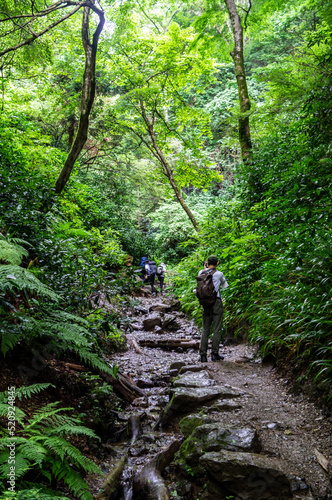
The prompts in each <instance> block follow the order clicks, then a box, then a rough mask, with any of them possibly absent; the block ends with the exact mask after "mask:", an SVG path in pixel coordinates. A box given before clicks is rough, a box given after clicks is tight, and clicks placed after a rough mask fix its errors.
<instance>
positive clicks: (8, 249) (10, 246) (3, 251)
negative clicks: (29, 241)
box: [0, 239, 29, 266]
mask: <svg viewBox="0 0 332 500" xmlns="http://www.w3.org/2000/svg"><path fill="white" fill-rule="evenodd" d="M20 241H23V240H20ZM28 255H29V253H28V252H27V250H26V249H25V248H23V247H21V246H20V245H17V244H15V243H14V242H13V240H12V241H11V242H10V241H6V240H5V239H0V262H1V261H2V262H7V263H8V264H11V265H13V266H19V265H20V264H21V262H22V259H23V257H27V256H28Z"/></svg>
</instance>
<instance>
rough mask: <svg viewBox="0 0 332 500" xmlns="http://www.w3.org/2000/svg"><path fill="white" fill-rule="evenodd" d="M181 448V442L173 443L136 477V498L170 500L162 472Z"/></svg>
mask: <svg viewBox="0 0 332 500" xmlns="http://www.w3.org/2000/svg"><path fill="white" fill-rule="evenodd" d="M180 446H181V440H175V441H173V442H172V443H171V444H170V446H168V448H166V449H165V450H163V451H160V452H159V453H157V455H155V456H154V457H153V459H152V460H151V461H150V462H148V463H147V464H146V465H145V466H144V467H143V468H142V469H141V471H140V472H137V473H136V475H135V477H134V491H135V498H137V499H141V500H146V499H147V498H151V499H152V498H154V499H156V500H157V499H163V500H169V499H170V493H169V490H168V488H167V485H166V483H165V481H164V479H163V478H162V476H161V472H162V471H163V469H164V468H165V467H166V465H168V464H169V463H170V462H171V460H172V459H173V457H174V455H175V453H176V452H177V451H178V450H179V448H180Z"/></svg>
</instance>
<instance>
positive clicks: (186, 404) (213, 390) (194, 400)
mask: <svg viewBox="0 0 332 500" xmlns="http://www.w3.org/2000/svg"><path fill="white" fill-rule="evenodd" d="M242 394H243V393H242V392H240V391H237V390H235V389H232V388H231V387H223V386H220V385H215V386H213V387H176V388H174V389H171V391H170V398H171V400H170V403H169V405H168V406H167V408H166V410H165V412H164V413H163V414H162V415H161V416H160V418H159V420H158V422H157V424H156V428H157V427H159V426H162V427H165V426H167V425H168V424H169V423H170V422H171V421H172V420H174V418H176V417H177V416H178V415H180V414H183V413H190V412H191V411H193V410H195V409H196V408H198V407H199V406H202V405H203V404H204V403H207V402H208V401H212V400H213V399H217V398H220V397H223V398H236V397H239V396H241V395H242Z"/></svg>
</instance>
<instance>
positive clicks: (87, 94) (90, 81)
mask: <svg viewBox="0 0 332 500" xmlns="http://www.w3.org/2000/svg"><path fill="white" fill-rule="evenodd" d="M94 11H95V12H96V9H94ZM97 13H98V16H99V23H98V26H97V28H96V31H95V32H94V35H93V39H92V43H91V42H90V34H89V19H90V7H84V11H83V21H82V41H83V47H84V51H85V69H84V76H83V87H82V100H81V116H80V120H79V124H78V129H77V134H76V137H75V139H74V141H73V143H72V146H71V149H70V151H69V153H68V156H67V158H66V161H65V163H64V165H63V168H62V170H61V172H60V175H59V177H58V180H57V182H56V185H55V192H56V193H57V194H59V193H61V191H62V190H63V188H64V187H65V185H66V184H67V182H68V179H69V177H70V174H71V172H72V170H73V167H74V163H75V161H76V160H77V158H78V155H79V154H80V152H81V151H82V149H83V147H84V144H85V143H86V140H87V137H88V129H89V116H90V112H91V108H92V104H93V101H94V98H95V91H96V75H95V69H96V55H97V47H98V39H99V35H100V33H101V31H102V29H103V26H104V23H105V17H104V12H103V11H101V10H98V11H97Z"/></svg>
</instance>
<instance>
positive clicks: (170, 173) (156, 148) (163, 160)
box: [140, 101, 198, 231]
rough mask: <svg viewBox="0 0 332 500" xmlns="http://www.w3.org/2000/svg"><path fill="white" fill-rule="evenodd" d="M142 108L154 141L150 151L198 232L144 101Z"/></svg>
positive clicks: (195, 222) (141, 103)
mask: <svg viewBox="0 0 332 500" xmlns="http://www.w3.org/2000/svg"><path fill="white" fill-rule="evenodd" d="M140 107H141V112H142V117H143V120H144V122H145V124H146V127H147V131H148V133H149V136H150V139H151V141H152V146H153V148H150V150H152V149H153V152H154V156H155V157H156V158H157V159H158V160H159V162H160V163H161V166H162V168H163V172H164V175H165V176H166V177H167V179H168V180H169V182H170V184H171V186H172V188H173V191H174V193H175V196H176V198H177V200H178V202H179V203H180V205H181V206H182V208H183V210H184V211H185V212H186V214H187V215H188V217H189V219H190V222H191V223H192V225H193V226H194V228H195V230H196V231H198V224H197V221H196V219H195V217H194V215H193V213H192V211H191V210H190V208H189V207H188V205H187V204H186V203H185V201H184V199H183V198H182V196H181V192H180V189H179V188H178V186H177V184H176V182H175V179H174V175H173V171H172V168H171V166H170V164H169V163H168V161H167V160H166V157H165V156H164V154H163V152H162V151H161V149H160V148H159V146H158V143H157V139H156V135H155V133H154V128H153V121H152V120H151V119H150V118H149V117H148V116H147V114H146V111H145V108H144V104H143V101H140Z"/></svg>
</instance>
